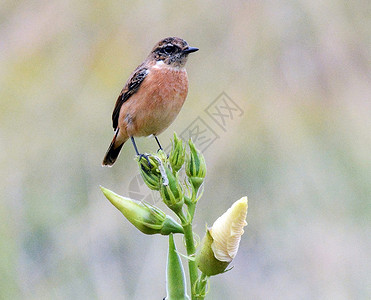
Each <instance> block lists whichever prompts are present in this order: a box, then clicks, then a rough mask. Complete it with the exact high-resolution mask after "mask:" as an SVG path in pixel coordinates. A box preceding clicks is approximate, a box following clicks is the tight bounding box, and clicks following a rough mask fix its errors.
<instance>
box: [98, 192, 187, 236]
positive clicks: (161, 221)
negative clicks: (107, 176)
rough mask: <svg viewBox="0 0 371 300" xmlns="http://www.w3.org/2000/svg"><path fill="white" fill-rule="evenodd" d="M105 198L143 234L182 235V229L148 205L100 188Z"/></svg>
mask: <svg viewBox="0 0 371 300" xmlns="http://www.w3.org/2000/svg"><path fill="white" fill-rule="evenodd" d="M101 190H102V192H103V194H104V195H105V196H106V198H107V199H108V200H109V201H110V202H111V203H112V204H113V205H114V206H115V207H116V208H117V209H118V210H119V211H121V212H122V214H123V215H124V216H125V217H126V219H128V221H129V222H130V223H131V224H133V225H134V226H135V227H136V228H137V229H139V230H140V231H141V232H143V233H145V234H156V233H159V234H162V235H169V234H170V233H183V232H184V231H183V228H182V226H180V225H179V224H178V223H177V222H175V221H174V219H173V218H171V217H170V216H168V215H166V214H165V213H164V212H163V211H162V210H160V209H158V208H157V207H155V206H153V205H150V204H148V203H143V202H139V201H136V200H133V199H130V198H126V197H122V196H120V195H117V194H116V193H114V192H112V191H110V190H109V189H106V188H104V187H101Z"/></svg>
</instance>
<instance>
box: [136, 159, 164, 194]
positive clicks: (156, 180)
mask: <svg viewBox="0 0 371 300" xmlns="http://www.w3.org/2000/svg"><path fill="white" fill-rule="evenodd" d="M148 161H149V163H150V165H149V164H148ZM148 161H147V159H145V158H144V157H141V159H140V160H139V161H138V164H139V172H140V175H141V176H142V178H143V181H144V183H145V184H146V185H147V186H148V187H149V188H150V189H151V190H156V191H158V190H159V189H160V186H161V172H160V170H159V162H158V161H157V160H156V159H155V158H154V157H153V156H151V155H149V156H148Z"/></svg>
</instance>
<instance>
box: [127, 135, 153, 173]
mask: <svg viewBox="0 0 371 300" xmlns="http://www.w3.org/2000/svg"><path fill="white" fill-rule="evenodd" d="M130 139H131V142H132V143H133V146H134V150H135V152H136V154H137V155H138V156H139V161H140V160H141V159H142V157H144V158H145V159H146V160H147V163H148V167H151V163H150V162H149V158H148V155H146V154H141V153H139V151H138V148H137V145H136V144H135V140H134V137H133V136H131V137H130Z"/></svg>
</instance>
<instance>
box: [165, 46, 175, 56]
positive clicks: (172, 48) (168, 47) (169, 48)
mask: <svg viewBox="0 0 371 300" xmlns="http://www.w3.org/2000/svg"><path fill="white" fill-rule="evenodd" d="M164 51H165V53H167V54H170V53H173V52H174V51H175V47H174V46H172V45H168V46H166V47H165V48H164Z"/></svg>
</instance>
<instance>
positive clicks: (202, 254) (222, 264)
mask: <svg viewBox="0 0 371 300" xmlns="http://www.w3.org/2000/svg"><path fill="white" fill-rule="evenodd" d="M213 242H214V239H213V237H212V236H211V234H210V231H209V230H207V231H206V235H205V237H204V238H203V239H202V241H201V247H200V250H199V252H198V253H197V256H196V264H197V267H198V268H199V269H200V270H201V272H202V273H204V274H205V275H207V276H212V275H217V274H220V273H223V272H224V271H225V269H227V267H228V265H229V264H230V261H229V262H228V261H220V260H218V259H216V258H215V256H214V252H213V250H212V248H211V245H212V244H213Z"/></svg>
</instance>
